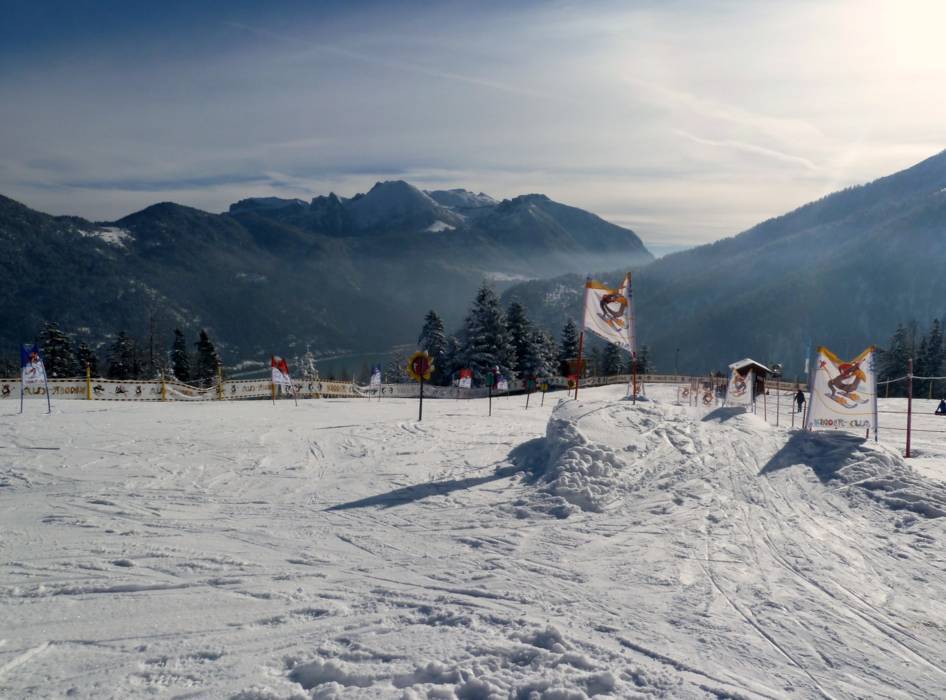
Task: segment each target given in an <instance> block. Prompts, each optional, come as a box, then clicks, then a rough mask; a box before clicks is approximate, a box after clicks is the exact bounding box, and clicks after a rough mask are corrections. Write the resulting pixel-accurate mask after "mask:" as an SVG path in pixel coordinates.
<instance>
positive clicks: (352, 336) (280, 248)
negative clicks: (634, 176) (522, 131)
mask: <svg viewBox="0 0 946 700" xmlns="http://www.w3.org/2000/svg"><path fill="white" fill-rule="evenodd" d="M0 256H2V259H3V260H4V262H5V265H6V274H5V275H3V276H2V277H0V345H2V347H4V348H7V350H6V351H5V353H6V352H9V353H14V352H15V349H16V344H17V343H19V342H23V341H26V340H31V339H33V338H35V337H36V335H37V333H38V332H39V330H40V328H41V326H42V322H43V321H47V320H50V321H55V322H56V323H58V324H59V325H60V327H61V328H63V329H64V330H66V331H67V332H70V333H74V334H75V335H76V336H77V339H78V340H85V341H87V342H90V343H92V344H101V343H103V342H105V341H107V340H108V338H110V337H111V336H113V335H114V334H115V333H117V332H118V331H119V330H126V331H128V332H130V333H131V334H132V335H135V336H137V337H139V338H146V337H147V336H148V333H149V332H150V329H151V328H152V326H154V327H156V329H157V334H158V335H159V342H158V347H159V348H163V347H164V346H166V345H167V344H169V343H170V334H171V330H173V328H175V327H180V328H181V329H183V330H185V331H186V332H189V333H190V334H191V335H196V332H197V330H198V329H199V328H207V329H208V331H209V332H210V334H211V336H212V337H213V338H214V339H215V340H216V341H217V344H218V348H219V349H220V350H221V353H222V355H223V357H224V359H225V361H228V362H230V363H235V362H238V361H240V360H243V359H266V358H268V356H269V354H271V353H274V352H275V353H280V354H281V353H284V354H287V355H292V354H294V353H295V354H301V353H302V352H304V351H305V350H306V348H311V350H312V351H313V352H314V353H315V354H316V355H323V356H325V355H332V354H342V353H355V352H367V351H375V352H384V351H386V350H387V349H389V348H391V347H392V346H396V345H399V344H405V343H412V342H414V341H415V340H416V337H417V333H418V331H419V329H420V326H421V323H422V320H423V316H424V314H425V313H426V312H427V310H428V309H430V308H434V309H436V310H437V311H438V312H439V313H440V314H441V315H442V316H443V317H444V320H445V321H446V323H447V324H448V326H456V325H458V324H459V323H460V322H461V321H462V318H463V315H464V313H465V312H466V309H467V307H468V305H469V304H470V301H471V300H472V297H473V295H474V293H475V290H476V288H477V287H478V286H479V285H480V284H481V283H482V281H483V280H484V279H492V280H495V281H496V284H497V286H500V287H503V286H508V284H509V283H510V281H514V280H522V279H531V278H539V277H546V276H552V275H556V274H561V273H564V272H568V271H572V270H575V269H579V270H580V269H593V268H596V267H600V266H601V265H602V264H603V263H604V261H613V262H620V263H621V264H623V265H626V266H632V267H636V266H640V265H645V264H647V263H650V262H651V261H652V260H653V256H652V255H651V254H650V253H649V252H648V251H647V249H646V248H645V247H644V245H643V244H642V242H641V240H640V239H639V238H638V237H637V235H636V234H635V233H634V232H633V231H631V230H629V229H626V228H622V227H620V226H617V225H615V224H611V223H609V222H607V221H604V220H603V219H601V218H600V217H598V216H596V215H594V214H591V213H589V212H586V211H583V210H581V209H577V208H575V207H570V206H567V205H564V204H560V203H557V202H554V201H552V200H551V199H549V198H548V197H546V196H544V195H541V194H528V195H523V196H519V197H515V198H512V199H506V200H502V201H497V200H495V199H493V198H491V197H489V196H488V195H485V194H482V193H480V194H476V193H473V192H468V191H466V190H460V189H457V190H440V191H422V190H420V189H418V188H416V187H414V186H412V185H410V184H408V183H406V182H403V181H390V182H379V183H377V184H376V185H374V187H372V188H371V189H370V190H369V191H368V192H366V193H364V194H358V195H356V196H354V197H351V198H345V197H339V196H337V195H335V194H329V195H325V196H317V197H314V198H313V199H312V200H311V201H309V202H306V201H303V200H299V199H281V198H274V197H266V198H251V199H244V200H242V201H239V202H236V203H235V204H233V205H232V206H230V208H229V211H227V212H225V213H222V214H213V213H208V212H205V211H201V210H198V209H193V208H190V207H185V206H181V205H179V204H174V203H171V202H163V203H159V204H155V205H153V206H150V207H147V208H146V209H143V210H141V211H139V212H136V213H134V214H130V215H129V216H126V217H124V218H122V219H119V220H118V221H113V222H91V221H87V220H85V219H81V218H78V217H71V216H51V215H48V214H43V213H41V212H37V211H34V210H32V209H30V208H28V207H26V206H25V205H23V204H21V203H19V202H16V201H14V200H12V199H8V198H5V197H2V196H0Z"/></svg>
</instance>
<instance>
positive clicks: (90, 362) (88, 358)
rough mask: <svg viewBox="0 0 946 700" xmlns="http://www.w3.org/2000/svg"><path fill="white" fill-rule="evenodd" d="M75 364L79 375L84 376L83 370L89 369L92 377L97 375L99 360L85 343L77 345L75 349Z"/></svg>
mask: <svg viewBox="0 0 946 700" xmlns="http://www.w3.org/2000/svg"><path fill="white" fill-rule="evenodd" d="M76 362H77V363H78V365H79V374H80V375H83V376H84V375H85V368H86V367H88V368H89V373H90V374H91V375H92V376H93V377H97V376H98V375H99V358H98V356H97V355H96V354H95V352H94V351H93V350H92V348H90V347H89V346H88V345H86V344H85V343H79V347H78V348H76Z"/></svg>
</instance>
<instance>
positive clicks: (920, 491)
mask: <svg viewBox="0 0 946 700" xmlns="http://www.w3.org/2000/svg"><path fill="white" fill-rule="evenodd" d="M796 464H804V465H808V466H810V467H811V469H812V471H814V473H815V474H816V475H817V476H818V478H819V479H820V480H821V481H823V482H826V483H832V484H833V485H837V486H839V487H840V488H843V489H846V490H849V491H850V492H851V493H850V494H849V495H851V497H852V498H856V495H857V494H859V493H860V494H864V495H866V496H868V497H870V498H872V499H873V500H875V501H878V502H880V503H883V504H884V505H886V506H887V507H889V508H891V509H893V510H907V511H911V512H913V513H917V514H919V515H922V516H925V517H927V518H941V517H943V516H946V483H944V482H942V481H935V480H932V479H928V478H926V477H924V476H922V475H921V474H919V473H917V472H916V471H914V470H913V469H912V468H911V467H910V465H909V464H908V463H907V462H906V461H905V460H904V458H903V457H901V456H900V455H899V454H898V453H896V452H894V451H893V450H891V449H889V448H886V447H882V446H879V445H876V444H873V443H870V442H867V441H865V440H864V439H863V438H861V437H859V436H853V435H839V434H833V433H803V432H802V433H796V434H795V435H794V436H793V437H792V438H791V439H789V440H788V442H787V443H786V444H785V446H784V447H783V448H782V449H781V450H780V451H779V452H778V453H777V454H776V455H775V456H774V457H773V458H772V459H771V460H770V461H769V463H768V464H767V465H766V467H765V469H764V471H765V472H773V471H776V470H778V469H781V468H784V467H788V466H792V465H796Z"/></svg>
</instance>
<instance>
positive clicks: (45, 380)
mask: <svg viewBox="0 0 946 700" xmlns="http://www.w3.org/2000/svg"><path fill="white" fill-rule="evenodd" d="M44 369H45V367H44ZM43 386H44V387H46V413H52V412H53V404H52V400H51V399H50V398H49V377H47V376H46V372H43Z"/></svg>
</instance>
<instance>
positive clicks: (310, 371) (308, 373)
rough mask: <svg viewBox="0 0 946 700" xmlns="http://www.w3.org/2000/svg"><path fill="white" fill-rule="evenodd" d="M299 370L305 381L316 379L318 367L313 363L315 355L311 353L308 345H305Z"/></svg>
mask: <svg viewBox="0 0 946 700" xmlns="http://www.w3.org/2000/svg"><path fill="white" fill-rule="evenodd" d="M299 370H300V371H301V373H302V378H303V379H305V380H306V381H317V380H318V378H319V369H318V367H317V366H316V364H315V355H314V354H312V350H310V349H309V346H308V345H306V346H305V354H304V355H303V356H302V360H301V362H300V366H299Z"/></svg>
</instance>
